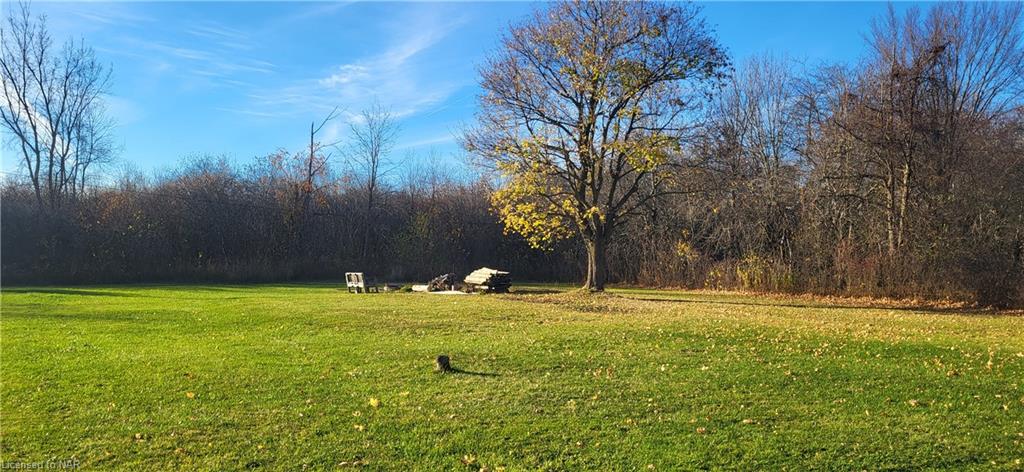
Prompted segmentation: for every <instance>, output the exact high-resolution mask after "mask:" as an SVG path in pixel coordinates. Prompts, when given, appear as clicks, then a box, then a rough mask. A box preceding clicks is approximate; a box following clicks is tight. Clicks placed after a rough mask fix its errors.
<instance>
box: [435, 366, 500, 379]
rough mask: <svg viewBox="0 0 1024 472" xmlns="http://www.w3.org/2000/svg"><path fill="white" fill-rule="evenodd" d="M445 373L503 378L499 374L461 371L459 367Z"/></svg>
mask: <svg viewBox="0 0 1024 472" xmlns="http://www.w3.org/2000/svg"><path fill="white" fill-rule="evenodd" d="M445 373H446V374H462V375H473V376H476V377H500V376H501V374H499V373H497V372H474V371H472V370H465V369H459V368H457V367H452V368H451V369H448V371H447V372H445Z"/></svg>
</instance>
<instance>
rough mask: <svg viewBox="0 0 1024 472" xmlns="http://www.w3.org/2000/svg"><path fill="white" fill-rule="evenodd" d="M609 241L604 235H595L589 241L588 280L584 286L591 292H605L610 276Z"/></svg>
mask: <svg viewBox="0 0 1024 472" xmlns="http://www.w3.org/2000/svg"><path fill="white" fill-rule="evenodd" d="M607 249H608V246H607V241H605V238H604V237H603V236H593V237H591V238H590V239H589V240H588V241H587V281H586V282H585V283H584V284H583V288H584V289H586V290H589V291H591V292H603V291H604V283H605V280H606V278H607V276H608V257H607Z"/></svg>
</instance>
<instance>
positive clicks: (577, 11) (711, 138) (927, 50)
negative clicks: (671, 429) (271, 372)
mask: <svg viewBox="0 0 1024 472" xmlns="http://www.w3.org/2000/svg"><path fill="white" fill-rule="evenodd" d="M18 13H19V14H18V15H13V16H11V17H10V18H9V19H8V24H7V26H5V31H4V35H5V36H4V38H5V41H4V54H3V64H2V65H3V73H4V93H5V102H4V103H3V107H2V108H0V109H3V110H5V112H4V114H3V115H2V116H3V118H4V128H5V130H6V132H7V133H6V134H7V136H8V137H9V139H8V140H7V145H8V146H9V148H10V149H13V150H15V151H16V152H17V154H18V155H19V156H20V157H21V158H23V159H24V165H23V166H22V171H21V173H19V174H18V175H17V176H7V178H5V186H4V187H3V189H2V198H3V205H2V215H0V218H2V222H3V238H2V250H3V264H2V265H3V278H4V281H5V282H7V283H12V282H15V283H43V282H53V283H57V282H61V283H66V282H117V281H160V280H200V279H201V280H227V281H249V280H312V279H338V278H340V276H341V274H342V272H344V271H351V270H361V271H364V272H368V273H371V274H373V275H377V276H379V277H382V278H389V279H391V280H402V281H412V280H424V279H426V278H429V277H432V276H434V275H437V274H440V273H446V272H457V273H466V272H468V271H469V270H472V269H473V268H476V267H479V266H484V265H487V266H492V267H500V268H502V269H507V270H511V271H512V272H513V275H514V277H515V278H517V279H519V280H532V281H566V282H569V281H578V280H584V281H585V286H586V287H588V288H591V289H601V288H603V286H604V283H605V282H606V281H607V282H612V283H628V284H643V285H652V286H685V287H698V288H716V289H718V288H722V289H730V288H737V289H745V290H765V291H782V292H815V293H826V294H842V295H870V296H894V297H922V298H953V299H958V300H966V301H974V302H979V303H983V304H993V305H1010V304H1015V303H1021V302H1022V298H1024V100H1022V98H1024V79H1022V77H1024V65H1022V64H1024V42H1022V39H1021V13H1022V12H1021V5H1020V4H1019V3H998V4H996V3H972V4H955V3H949V4H939V5H936V6H933V7H930V8H929V9H927V10H918V9H914V8H910V9H908V10H907V12H906V13H905V14H902V15H900V14H896V13H895V12H893V11H892V10H890V12H889V13H888V14H887V15H884V16H882V17H880V18H878V19H876V21H875V22H873V24H871V25H870V27H869V30H868V33H867V34H866V35H865V53H864V55H863V57H862V59H861V60H860V61H859V62H857V63H855V64H813V65H807V64H800V63H798V62H797V61H794V60H791V59H788V58H786V57H784V56H771V55H764V56H759V57H755V58H752V59H750V60H748V61H746V62H743V63H740V64H732V63H731V59H730V58H729V57H728V54H727V51H726V50H725V49H724V48H722V47H721V46H720V45H719V44H718V42H717V39H716V38H715V36H714V33H713V31H712V30H711V29H710V28H709V27H708V26H706V25H705V23H704V22H703V20H702V18H701V15H700V10H699V7H696V6H693V5H679V4H661V3H639V2H630V3H625V2H616V3H600V2H563V3H557V4H552V5H547V6H545V7H543V9H541V10H539V11H538V13H537V15H536V16H535V17H532V18H527V19H525V20H524V21H522V22H520V23H519V24H517V25H516V26H513V27H512V28H511V29H510V31H509V32H508V34H507V35H506V37H505V41H504V43H503V45H502V46H501V47H500V48H499V49H498V50H497V51H495V52H494V53H493V54H492V57H491V58H490V59H489V60H488V62H487V63H485V64H483V65H482V67H481V71H482V77H481V85H482V89H483V93H482V95H481V97H480V106H479V112H478V116H477V120H476V124H475V126H473V127H472V128H470V129H469V130H468V131H467V132H466V133H465V135H464V136H463V137H462V141H463V144H464V147H465V149H466V151H467V164H468V165H470V166H471V167H472V169H474V171H473V172H465V171H459V172H452V171H450V170H448V168H446V167H445V165H444V164H443V162H446V161H445V160H442V159H428V161H431V162H433V163H428V164H425V165H418V166H416V165H410V164H408V163H402V162H401V161H399V160H396V159H394V158H393V156H392V154H393V151H394V149H393V148H394V144H395V143H397V142H398V141H399V140H400V138H401V130H400V128H399V126H398V124H397V122H396V120H395V119H394V118H393V117H391V116H390V114H389V113H388V111H387V109H386V108H384V107H381V106H374V107H371V108H370V109H368V110H366V111H364V112H363V116H362V118H361V119H360V120H357V121H355V122H354V123H355V124H353V125H352V126H351V127H350V129H349V130H348V133H347V135H346V136H347V139H346V140H345V142H343V143H324V142H321V140H320V139H319V138H320V136H319V131H320V129H321V128H322V127H323V125H324V123H325V122H326V121H329V120H331V119H337V117H336V116H334V114H332V115H329V116H327V117H326V118H325V119H324V120H323V121H318V122H314V123H313V124H312V125H311V126H310V128H309V146H308V148H305V149H302V150H297V151H294V152H289V151H284V150H282V151H278V152H275V153H272V154H270V155H268V156H263V157H259V158H256V159H254V160H252V161H251V162H249V163H245V164H236V163H232V162H229V161H226V160H224V159H219V158H215V157H193V158H190V159H187V160H185V161H183V163H182V164H181V166H179V168H178V169H176V170H174V171H172V172H168V173H165V174H163V175H159V176H153V177H145V176H142V175H139V174H137V173H131V172H127V173H122V174H121V175H119V176H117V177H116V178H115V177H113V176H114V175H115V173H114V172H112V169H113V167H110V166H108V167H107V169H108V170H107V171H106V172H105V173H102V175H103V176H104V177H106V180H100V179H98V178H97V177H99V176H100V175H101V173H100V172H97V171H95V167H91V169H93V170H92V171H90V173H89V174H88V175H89V179H90V180H86V173H85V171H86V168H90V167H89V164H87V163H93V162H98V163H99V164H96V166H99V165H102V163H103V162H105V159H106V156H109V155H111V154H113V153H114V151H115V150H114V149H113V147H112V146H110V145H109V138H108V136H109V127H104V126H92V125H85V124H83V123H87V122H90V120H92V122H94V123H104V122H105V121H104V118H103V114H102V106H101V100H100V99H99V98H98V97H100V96H101V95H102V94H101V93H100V94H99V95H95V96H94V97H93V98H94V100H82V99H69V98H55V97H86V96H92V95H91V94H94V93H96V92H94V91H96V90H99V91H102V90H103V87H101V85H103V84H104V81H105V80H106V77H108V76H107V75H106V74H107V72H106V71H105V70H102V68H99V69H97V68H96V67H91V66H89V64H93V63H95V59H94V58H93V55H92V53H91V50H89V49H88V48H87V47H85V46H82V45H81V44H78V45H77V46H68V47H65V48H64V49H61V50H59V51H61V52H59V53H58V52H55V51H54V49H53V48H52V47H50V46H49V45H48V44H47V41H43V40H41V39H40V37H45V25H44V24H42V23H40V22H38V21H36V20H33V19H31V18H30V17H29V15H28V13H27V10H25V11H21V12H18ZM40 32H42V33H40ZM40 35H42V36H40ZM9 37H18V38H21V39H19V40H18V41H9V40H8V38H9ZM25 38H29V39H25ZM22 45H24V46H22ZM40 45H46V47H41V46H40ZM22 49H23V51H21V50H22ZM19 51H20V52H19ZM76 51H77V52H76ZM83 51H85V52H83ZM76 55H81V57H82V58H83V59H82V61H81V62H80V61H76V60H69V59H68V57H69V56H76ZM26 58H30V59H31V58H35V59H34V60H31V61H27V62H31V63H37V64H49V65H47V66H46V67H40V68H37V69H38V70H39V71H38V72H32V67H31V64H27V65H26V64H23V62H26ZM80 64H85V65H80ZM8 70H10V72H8ZM18 71H21V72H18ZM48 74H56V76H61V74H63V76H68V75H69V74H70V75H72V76H74V75H75V74H81V75H82V77H81V78H77V79H75V80H58V79H56V78H52V77H50V76H48ZM48 77H49V78H48ZM90 77H92V78H97V80H96V81H94V80H90ZM9 84H15V85H16V84H21V85H19V86H18V87H15V86H14V85H9ZM26 84H28V85H26ZM61 84H63V85H61ZM61 86H68V87H70V88H71V89H72V90H69V91H66V93H58V94H54V93H51V92H50V91H51V90H54V89H59V88H60V87H61ZM61 100H70V103H84V102H88V103H90V104H91V105H90V106H91V107H92V108H89V107H86V108H87V110H85V111H82V112H81V113H79V114H80V115H81V117H80V118H75V119H71V120H70V121H67V122H66V123H68V124H66V125H60V126H58V124H56V123H64V121H60V120H64V118H63V115H62V117H61V118H60V120H57V121H54V120H53V119H51V118H54V119H56V116H54V117H50V116H49V115H47V113H49V112H46V111H45V110H48V109H54V110H57V109H59V108H60V107H57V106H54V104H56V103H59V102H60V101H61ZM47 103H50V105H48V104H47ZM25 104H29V105H25ZM82 106H84V105H82ZM48 107H49V108H48ZM68 108H74V107H70V106H69V107H68ZM40 110H42V111H40ZM33 120H34V121H33ZM33 122H34V123H35V125H33ZM72 124H74V126H72ZM76 127H77V128H80V130H78V131H73V130H74V129H75V128H76ZM33 129H36V130H40V129H45V132H38V131H37V132H36V135H33V134H32V130H33ZM82 137H89V138H88V139H83V138H82ZM89 140H92V141H94V142H96V143H98V145H97V146H95V147H91V146H89V145H86V144H78V143H85V142H88V141H89ZM48 143H49V144H48ZM448 161H449V162H450V160H448ZM76 168H77V169H78V170H75V169H76ZM470 175H471V176H470ZM62 182H74V184H73V185H72V184H68V183H62Z"/></svg>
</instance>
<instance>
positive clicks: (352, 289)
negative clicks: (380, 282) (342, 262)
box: [345, 272, 380, 293]
mask: <svg viewBox="0 0 1024 472" xmlns="http://www.w3.org/2000/svg"><path fill="white" fill-rule="evenodd" d="M345 285H346V286H347V287H348V292H349V293H370V292H375V293H379V292H380V290H379V289H378V288H377V284H375V283H373V282H367V281H366V277H365V276H363V273H362V272H345Z"/></svg>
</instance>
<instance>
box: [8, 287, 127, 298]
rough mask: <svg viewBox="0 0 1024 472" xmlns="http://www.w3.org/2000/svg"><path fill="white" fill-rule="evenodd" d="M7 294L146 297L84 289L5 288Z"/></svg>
mask: <svg viewBox="0 0 1024 472" xmlns="http://www.w3.org/2000/svg"><path fill="white" fill-rule="evenodd" d="M3 291H4V292H5V293H24V294H33V293H38V294H48V295H81V296H85V297H118V298H120V297H145V295H140V294H137V293H127V292H102V291H99V290H84V289H73V288H5V289H4V290H3Z"/></svg>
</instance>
